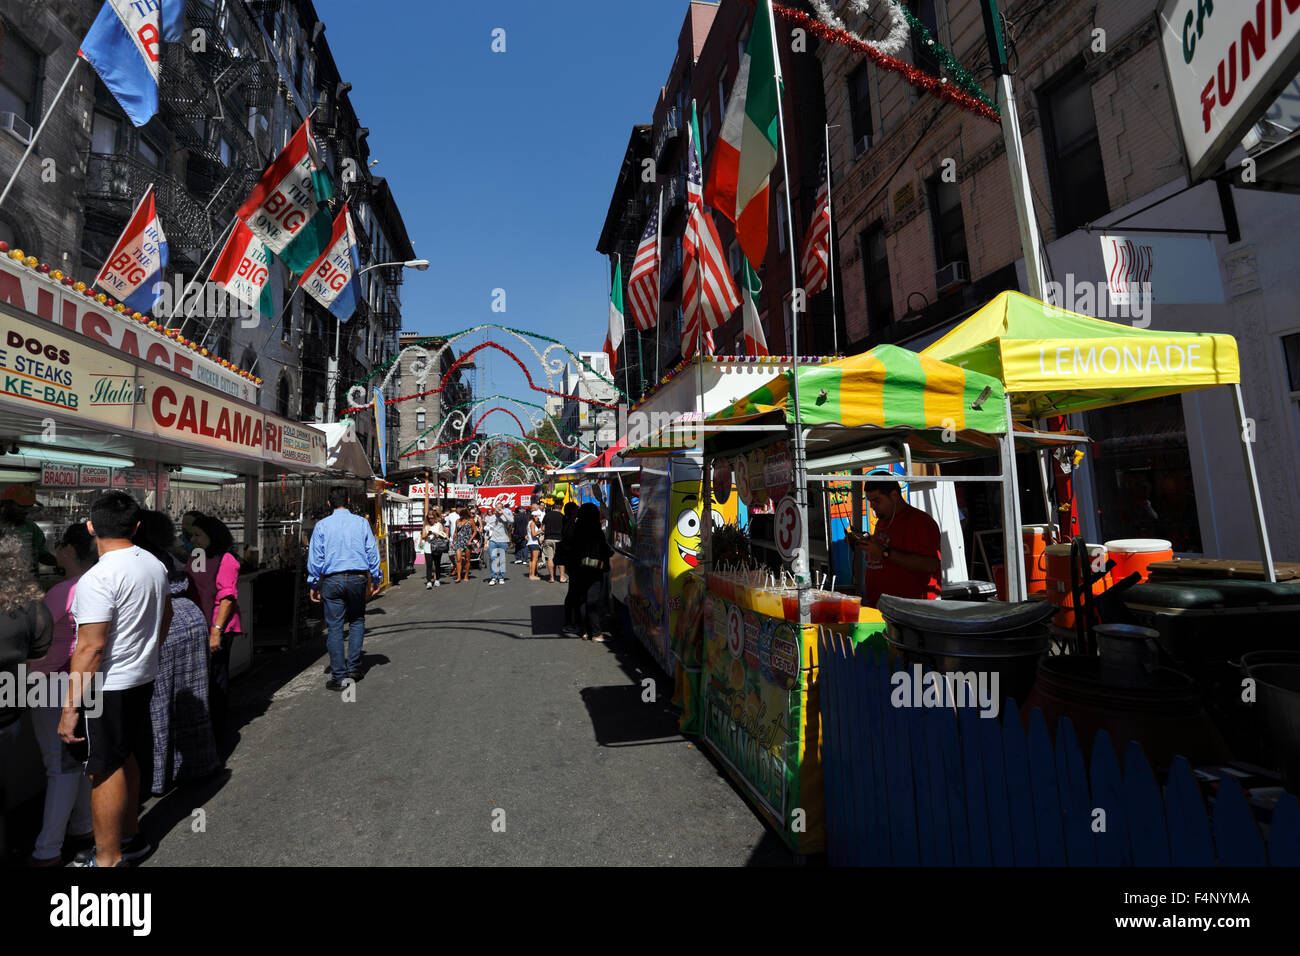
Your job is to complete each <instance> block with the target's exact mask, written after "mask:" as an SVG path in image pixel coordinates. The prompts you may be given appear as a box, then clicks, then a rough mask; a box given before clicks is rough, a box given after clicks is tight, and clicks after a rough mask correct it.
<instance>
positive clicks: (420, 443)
mask: <svg viewBox="0 0 1300 956" xmlns="http://www.w3.org/2000/svg"><path fill="white" fill-rule="evenodd" d="M415 447H416V449H418V450H419V451H424V450H425V449H426V448H428V447H429V440H428V439H427V438H421V439H419V440H417V441H416V443H415Z"/></svg>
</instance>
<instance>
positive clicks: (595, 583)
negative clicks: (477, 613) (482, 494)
mask: <svg viewBox="0 0 1300 956" xmlns="http://www.w3.org/2000/svg"><path fill="white" fill-rule="evenodd" d="M484 546H485V547H486V550H487V555H488V562H487V566H488V578H487V584H488V586H489V587H495V586H498V585H503V584H505V583H506V580H507V578H506V564H507V554H508V553H509V551H510V550H511V548H512V547H513V552H514V558H513V564H514V565H516V566H520V567H526V568H527V570H528V580H530V581H548V582H550V583H554V584H564V585H567V587H568V590H567V592H566V594H565V599H564V633H566V634H571V635H573V636H575V637H578V636H580V637H582V638H583V639H584V640H592V641H603V640H604V639H605V636H606V635H607V634H608V633H609V632H608V630H607V629H606V628H605V627H604V620H605V616H606V614H607V608H606V601H605V594H606V591H607V579H608V574H609V570H610V566H609V560H610V557H611V555H612V553H613V552H612V549H611V548H610V546H609V544H608V543H607V541H606V539H605V525H604V521H603V519H602V516H601V511H600V507H599V506H598V505H596V504H594V503H591V502H588V503H587V504H584V505H581V506H579V505H578V504H577V503H576V502H573V501H570V502H567V503H565V504H563V505H561V504H559V503H558V502H555V501H547V502H543V501H542V500H541V499H540V498H539V499H537V500H536V501H535V502H534V503H533V504H532V506H531V508H529V507H526V506H520V507H518V508H514V509H512V508H510V507H509V506H508V505H506V504H504V503H496V504H494V505H493V506H492V507H491V508H490V509H488V510H487V512H486V514H483V515H480V514H479V511H478V509H476V508H472V507H466V508H462V509H460V510H459V511H457V510H448V511H446V512H444V511H443V510H442V509H441V508H439V507H437V506H435V505H432V504H431V503H430V501H429V496H428V493H427V491H426V495H425V508H424V520H423V522H422V524H421V527H420V530H419V532H418V534H417V536H416V550H418V551H419V552H421V553H422V554H423V555H424V575H425V585H424V586H425V588H426V589H428V590H432V589H433V588H436V587H441V586H442V582H441V580H440V579H441V576H442V568H441V564H442V555H443V554H444V553H450V555H451V560H452V572H453V577H452V580H453V582H455V583H462V582H465V581H468V580H470V573H469V572H470V564H471V562H472V560H473V558H474V556H475V555H476V554H478V553H479V549H481V548H482V547H484Z"/></svg>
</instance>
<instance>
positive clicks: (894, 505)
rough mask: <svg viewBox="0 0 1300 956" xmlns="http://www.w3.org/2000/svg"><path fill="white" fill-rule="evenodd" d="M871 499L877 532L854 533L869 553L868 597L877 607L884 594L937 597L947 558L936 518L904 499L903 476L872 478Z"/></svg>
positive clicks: (855, 543) (864, 595) (854, 541)
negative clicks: (888, 479) (894, 479)
mask: <svg viewBox="0 0 1300 956" xmlns="http://www.w3.org/2000/svg"><path fill="white" fill-rule="evenodd" d="M867 501H868V502H869V503H870V505H871V510H872V511H874V512H875V513H876V530H875V533H874V534H871V535H868V536H866V537H855V538H853V539H851V540H852V544H853V547H854V548H856V549H857V550H858V551H861V552H863V553H864V554H865V555H866V556H867V573H866V586H865V587H864V589H863V592H862V603H863V604H865V605H869V606H871V607H875V606H876V605H877V604H878V603H879V601H880V595H882V594H892V595H894V596H895V597H901V598H925V599H926V600H931V601H932V600H934V599H935V598H937V597H938V596H939V570H940V568H941V567H942V561H941V559H940V557H939V526H938V525H937V524H935V521H934V519H933V518H931V517H930V516H929V515H928V514H926V513H925V512H924V511H920V510H918V509H916V508H913V507H912V506H911V505H909V504H908V503H907V502H906V501H904V500H903V492H902V489H901V488H900V487H899V486H898V483H897V482H884V481H882V482H872V483H871V484H870V485H868V490H867Z"/></svg>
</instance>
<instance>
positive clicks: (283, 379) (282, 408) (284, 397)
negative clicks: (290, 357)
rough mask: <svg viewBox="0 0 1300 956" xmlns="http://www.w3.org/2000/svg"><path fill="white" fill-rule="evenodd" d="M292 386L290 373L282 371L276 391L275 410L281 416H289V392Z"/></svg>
mask: <svg viewBox="0 0 1300 956" xmlns="http://www.w3.org/2000/svg"><path fill="white" fill-rule="evenodd" d="M291 389H292V386H290V384H289V373H288V372H281V373H280V383H279V385H277V386H276V389H275V392H276V395H275V410H276V412H277V413H278V414H279V415H280V417H281V418H288V417H289V392H290V391H291Z"/></svg>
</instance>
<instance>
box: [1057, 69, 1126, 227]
mask: <svg viewBox="0 0 1300 956" xmlns="http://www.w3.org/2000/svg"><path fill="white" fill-rule="evenodd" d="M1042 99H1043V101H1045V104H1046V107H1047V108H1046V109H1045V110H1044V118H1043V119H1044V121H1043V126H1044V127H1045V129H1044V134H1045V137H1046V140H1047V169H1048V174H1049V176H1050V179H1051V184H1052V195H1053V197H1054V199H1055V203H1054V206H1055V213H1056V234H1057V236H1064V235H1066V234H1067V233H1071V232H1073V231H1074V230H1075V229H1078V228H1079V227H1080V226H1083V225H1086V224H1087V223H1090V222H1092V221H1093V220H1095V219H1096V218H1097V217H1098V216H1103V215H1105V214H1106V213H1107V212H1109V211H1110V200H1109V199H1108V198H1107V196H1106V171H1105V168H1104V167H1103V165H1102V161H1101V143H1100V142H1099V141H1098V139H1097V114H1096V113H1095V112H1094V111H1093V108H1092V87H1091V86H1089V85H1088V76H1087V74H1086V73H1085V72H1084V71H1083V68H1082V67H1079V68H1078V69H1077V70H1076V71H1075V72H1074V73H1073V75H1072V76H1071V77H1070V78H1068V79H1066V80H1065V81H1063V82H1060V83H1058V84H1057V85H1055V86H1054V87H1052V88H1051V89H1049V90H1048V91H1046V93H1045V94H1044V95H1043V97H1042Z"/></svg>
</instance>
